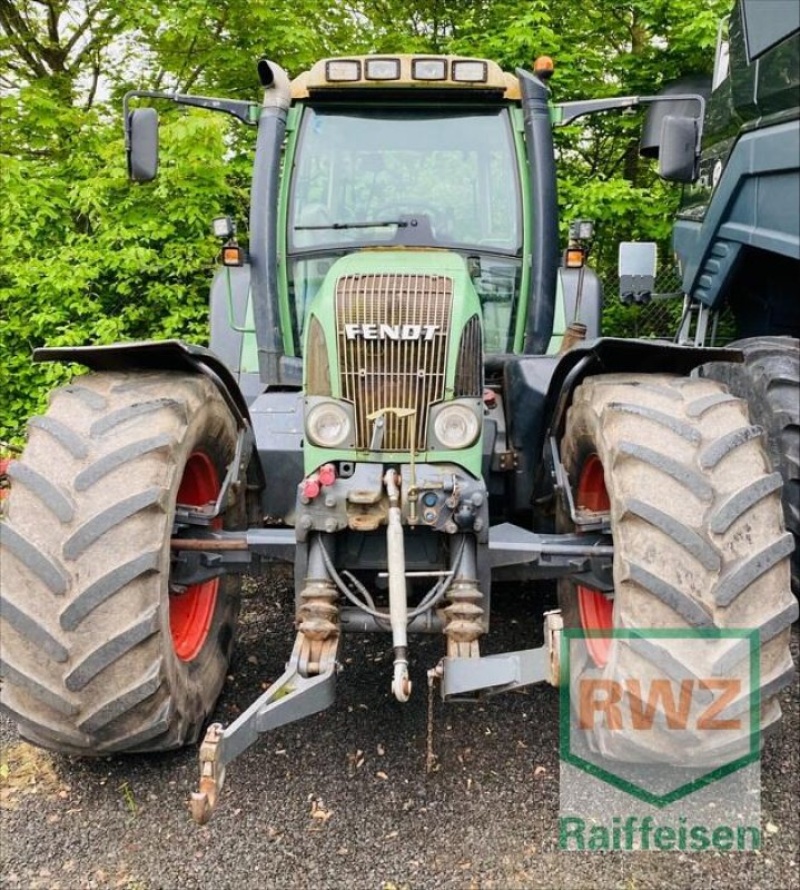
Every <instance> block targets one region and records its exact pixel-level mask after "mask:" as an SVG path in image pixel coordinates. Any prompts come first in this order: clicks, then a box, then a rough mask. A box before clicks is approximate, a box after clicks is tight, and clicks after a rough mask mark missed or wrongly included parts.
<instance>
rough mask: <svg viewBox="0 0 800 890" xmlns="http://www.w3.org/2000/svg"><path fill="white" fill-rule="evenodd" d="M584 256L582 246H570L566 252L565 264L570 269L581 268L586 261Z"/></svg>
mask: <svg viewBox="0 0 800 890" xmlns="http://www.w3.org/2000/svg"><path fill="white" fill-rule="evenodd" d="M584 256H585V254H584V252H583V248H582V247H568V248H567V251H566V253H565V254H564V265H565V266H566V267H567V268H568V269H580V267H581V266H582V265H583V262H584Z"/></svg>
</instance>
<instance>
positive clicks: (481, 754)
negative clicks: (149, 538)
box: [0, 573, 800, 890]
mask: <svg viewBox="0 0 800 890" xmlns="http://www.w3.org/2000/svg"><path fill="white" fill-rule="evenodd" d="M289 586H290V585H289V580H288V576H286V575H284V574H281V573H276V574H275V575H274V576H272V577H270V578H269V579H268V581H267V582H266V583H262V584H261V585H259V588H258V589H256V588H255V586H253V587H252V588H251V590H250V592H249V593H248V596H247V599H246V603H245V609H244V613H243V626H242V633H241V637H240V645H239V648H238V651H237V655H236V657H235V660H234V663H233V665H232V668H231V670H232V675H231V679H230V680H229V682H228V684H227V686H226V689H225V692H224V693H223V697H222V699H221V701H220V703H219V708H218V714H217V717H218V719H220V720H222V721H223V722H226V723H228V722H230V721H231V720H232V719H233V718H234V717H235V716H236V714H237V713H238V712H239V711H240V710H242V709H243V708H244V707H246V706H247V705H248V704H249V703H250V702H251V701H252V700H253V699H254V698H255V697H256V696H257V695H258V694H259V692H260V691H261V689H262V687H263V686H264V684H266V683H267V682H268V681H270V680H272V679H274V678H275V677H277V676H278V675H279V674H280V672H281V671H282V668H283V663H284V661H285V659H286V657H287V655H288V653H289V649H290V645H291V639H292V631H291V626H290V624H291V623H290V621H289V620H288V619H287V617H286V616H287V615H290V614H291V603H290V598H291V594H290V593H289ZM494 600H495V603H494V608H493V622H494V624H493V629H492V633H491V634H490V636H489V637H488V638H487V641H486V643H487V644H486V646H485V647H484V650H485V651H486V652H489V651H499V650H503V649H509V648H512V647H513V648H524V647H529V646H531V645H538V644H539V642H540V640H539V639H537V627H538V621H539V619H538V618H537V617H536V614H535V613H536V611H537V607H536V606H535V605H534V604H533V603H532V602H530V603H529V605H528V606H527V611H528V612H529V616H530V617H529V618H527V619H525V620H520V619H518V618H517V616H518V613H519V612H520V611H521V610H520V608H519V595H518V594H516V595H514V594H513V593H511V592H509V591H501V592H500V593H499V594H498V595H496V596H495V597H494ZM265 602H266V608H265V607H264V603H265ZM538 609H539V611H541V606H539V607H538ZM387 643H388V640H387V639H386V638H383V637H376V636H348V637H346V638H345V641H344V650H343V656H342V657H343V660H344V662H345V667H346V670H345V672H344V673H343V674H342V676H341V678H340V681H339V686H338V697H337V701H336V704H335V705H334V706H333V708H331V709H329V710H328V711H326V712H323V713H322V714H320V715H317V716H316V717H312V718H309V719H308V720H307V721H304V722H301V723H296V724H293V725H291V726H288V727H284V728H283V729H281V730H279V731H276V732H275V733H273V734H271V735H268V736H265V737H264V738H263V740H262V741H261V742H260V744H258V745H256V746H255V747H254V748H251V749H250V750H249V751H248V752H246V753H245V754H244V755H243V756H242V757H240V758H239V759H238V760H237V761H235V762H234V763H233V764H232V765H231V767H230V768H229V770H228V777H227V781H226V785H225V789H224V791H223V793H222V796H221V802H220V805H219V807H218V809H217V811H216V813H215V815H214V818H213V819H212V821H211V822H210V823H209V824H208V825H207V826H204V827H198V826H196V825H195V824H194V823H193V822H192V821H191V820H190V818H189V815H188V809H187V807H186V803H185V801H186V798H187V797H188V794H189V792H190V791H191V790H192V789H193V788H194V787H195V783H196V780H197V760H196V750H194V749H192V750H188V751H180V752H177V753H174V754H170V755H156V756H153V755H150V756H141V757H134V758H114V759H111V758H106V759H101V760H97V761H80V760H74V759H70V758H65V757H60V756H55V755H51V754H48V753H46V752H42V751H40V750H38V749H35V748H31V747H30V746H28V745H26V744H24V743H21V742H19V740H18V738H17V736H16V732H15V730H14V729H13V727H12V726H11V724H10V723H9V722H8V721H7V720H6V719H5V718H2V719H1V720H0V744H1V745H2V765H1V766H0V779H2V785H0V807H2V808H1V809H0V852H1V857H2V858H1V862H2V871H1V872H0V886H2V887H3V888H9V890H10V888H23V887H24V888H34V887H39V888H48V890H57V888H65V890H72V888H93V887H102V888H105V887H122V888H130V890H151V888H194V887H208V886H212V887H215V888H228V887H231V888H250V887H253V888H262V887H265V888H301V887H303V888H305V887H308V888H328V887H341V888H376V890H403V888H409V890H411V888H415V890H416V888H438V887H448V888H450V887H452V888H486V890H489V888H513V887H526V888H528V887H530V888H587V890H588V888H591V890H594V888H615V890H616V888H619V890H644V888H680V890H687V888H703V890H712V888H718V887H719V888H726V890H734V888H740V887H741V888H748V890H755V888H775V890H784V888H786V890H789V888H796V887H798V886H800V873H799V872H798V862H800V850H798V827H799V826H798V823H799V822H800V814H799V810H800V808H799V807H798V800H800V789H799V787H798V776H799V775H800V769H799V767H800V763H799V762H798V761H799V760H800V757H798V738H800V727H798V723H799V722H800V716H799V713H798V711H799V707H798V702H800V688H799V687H798V684H797V683H795V684H794V686H793V687H792V688H791V689H789V690H787V691H786V692H784V694H783V696H782V701H783V708H784V717H785V719H784V723H783V727H782V730H781V732H780V733H779V734H777V735H774V736H773V737H771V738H770V739H769V740H768V741H767V745H766V749H765V752H764V757H763V762H762V782H763V793H762V825H764V826H767V823H770V827H769V832H765V833H764V840H763V848H762V850H760V851H758V852H755V853H699V854H697V853H696V854H681V853H671V854H670V853H602V854H601V853H586V854H583V853H565V852H559V851H558V849H557V844H558V840H557V825H558V774H559V764H558V696H557V693H556V691H555V690H553V689H551V688H550V687H547V686H541V687H534V688H532V689H529V690H526V691H525V692H521V693H517V694H510V695H506V696H502V697H499V698H496V699H494V700H491V701H489V702H487V703H486V704H482V705H477V706H476V705H454V704H451V705H443V704H442V703H441V702H440V701H439V700H438V698H437V700H436V702H435V704H434V712H433V714H434V734H433V738H434V747H435V750H436V753H437V756H438V769H436V770H435V771H434V772H431V773H428V772H426V766H425V764H426V724H427V695H426V691H425V670H426V669H427V668H428V667H430V666H432V665H433V664H434V663H435V662H436V661H437V660H438V658H439V657H440V655H441V652H442V642H441V640H440V639H438V638H432V639H428V640H424V641H422V642H421V643H420V642H419V641H416V642H415V643H414V644H413V647H412V652H413V653H414V655H413V657H414V664H413V665H412V679H413V680H414V682H415V695H414V696H413V698H412V701H411V702H410V703H409V704H408V705H406V706H400V705H397V704H396V703H395V702H394V701H393V700H391V699H390V696H389V679H390V672H391V652H390V649H389V647H388V645H387ZM793 647H794V651H795V655H796V654H797V648H798V646H797V628H795V636H794V640H793ZM773 829H774V830H773Z"/></svg>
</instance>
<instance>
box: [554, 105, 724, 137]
mask: <svg viewBox="0 0 800 890" xmlns="http://www.w3.org/2000/svg"><path fill="white" fill-rule="evenodd" d="M687 100H689V101H693V102H697V103H698V105H699V106H700V112H699V114H698V116H697V151H700V144H701V139H702V135H703V119H704V118H705V114H706V100H705V99H704V98H703V97H702V96H701V95H700V94H699V93H672V94H670V95H666V96H616V97H614V98H611V99H588V100H586V101H578V102H562V103H560V104H556V105H554V106H553V110H554V112H555V113H554V119H553V123H554V125H555V126H558V127H566V126H567V125H568V124H571V123H573V121H575V120H576V119H577V118H579V117H583V116H584V115H585V114H596V113H597V112H599V111H613V110H614V109H619V108H636V107H637V106H639V105H651V104H652V103H654V102H676V101H687Z"/></svg>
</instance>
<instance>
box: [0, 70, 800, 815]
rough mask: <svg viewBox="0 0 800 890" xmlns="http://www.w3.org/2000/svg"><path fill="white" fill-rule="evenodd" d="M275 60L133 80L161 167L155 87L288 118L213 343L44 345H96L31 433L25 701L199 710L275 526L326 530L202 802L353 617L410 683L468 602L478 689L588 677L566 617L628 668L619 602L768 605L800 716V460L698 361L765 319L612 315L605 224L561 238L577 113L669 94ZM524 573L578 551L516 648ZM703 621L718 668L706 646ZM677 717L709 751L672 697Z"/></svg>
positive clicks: (6, 665) (463, 671)
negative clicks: (566, 642)
mask: <svg viewBox="0 0 800 890" xmlns="http://www.w3.org/2000/svg"><path fill="white" fill-rule="evenodd" d="M548 61H549V60H548ZM258 71H259V75H260V79H261V83H262V85H263V86H264V99H263V102H262V103H261V104H260V105H259V104H256V103H250V102H243V101H229V100H225V99H216V98H208V97H198V96H188V95H181V94H173V93H170V94H163V93H155V92H136V93H132V94H129V95H128V96H127V97H126V102H125V127H126V140H127V147H128V158H129V170H130V173H131V176H132V178H133V179H134V180H137V181H147V180H150V179H152V178H154V176H155V175H156V168H157V116H156V111H155V109H154V108H153V107H151V104H152V102H154V101H169V102H172V103H178V104H182V105H193V106H199V107H203V108H207V109H214V110H219V111H222V112H227V113H230V114H233V115H234V116H236V117H238V118H239V119H241V120H242V121H243V122H245V123H246V124H252V125H255V126H257V128H258V138H257V144H256V150H255V163H254V173H253V183H252V197H251V211H250V223H249V233H248V235H249V244H248V249H247V251H245V250H244V248H243V247H242V246H240V245H239V244H238V242H237V241H236V237H235V231H234V227H233V224H232V223H231V221H230V220H228V219H227V218H222V219H219V220H216V221H215V223H214V229H215V231H216V233H217V234H218V235H219V236H220V237H221V239H222V240H223V245H222V263H223V265H222V266H221V268H220V271H219V272H218V274H217V276H216V278H215V281H214V284H213V287H212V293H211V342H210V347H211V348H210V349H204V348H200V347H197V346H192V345H187V344H184V343H182V342H178V341H166V342H145V343H130V344H118V345H114V346H103V347H93V346H86V347H76V348H66V349H50V348H44V349H40V350H38V351H37V352H36V355H35V357H36V358H37V359H38V360H44V361H51V360H56V361H68V362H77V363H80V364H83V365H85V366H87V367H88V368H89V369H90V373H87V374H85V375H83V376H78V377H76V378H75V379H74V380H73V382H72V383H70V384H69V385H67V386H64V387H62V388H60V389H58V390H56V391H55V392H54V393H53V394H52V398H51V402H50V406H49V408H48V410H47V412H46V414H45V415H44V416H42V417H37V418H34V419H33V420H31V422H30V434H29V440H28V444H27V447H26V449H25V451H24V453H23V455H22V456H21V458H20V459H19V460H18V461H15V462H14V463H13V464H12V466H11V477H12V491H11V497H10V503H9V505H8V516H7V521H5V522H3V523H2V526H1V527H0V530H1V531H2V546H3V576H2V580H3V589H2V622H3V629H2V659H3V675H4V685H3V691H2V694H3V704H4V706H5V708H6V709H7V710H8V711H9V712H10V713H11V715H13V717H14V718H15V719H16V721H17V722H18V724H19V729H20V733H21V735H22V736H23V737H24V738H25V739H27V740H29V741H30V742H33V743H35V744H38V745H41V746H44V747H48V748H52V749H55V750H57V751H61V752H65V753H68V754H73V755H75V754H77V755H106V754H116V753H119V752H139V751H161V750H165V749H169V748H175V747H178V746H181V745H186V744H191V743H194V742H196V741H197V740H198V739H199V738H200V736H201V733H202V732H203V730H204V729H205V724H206V722H207V720H208V718H209V717H210V716H211V714H212V712H213V709H214V705H215V702H216V700H217V697H218V695H219V693H220V690H221V687H222V685H223V682H224V680H225V676H226V673H227V670H228V664H229V660H230V658H231V651H232V647H233V645H234V639H235V636H236V619H237V612H238V610H239V604H240V597H239V591H240V583H241V580H242V574H243V573H250V574H252V573H257V572H259V571H267V570H269V566H270V564H271V561H272V560H274V559H282V560H287V561H289V562H293V563H294V574H295V589H296V597H295V599H296V603H295V612H294V620H295V623H296V630H297V636H296V641H295V644H294V648H293V649H292V651H291V654H290V656H289V660H288V664H287V666H286V671H285V673H284V674H283V675H282V676H281V677H280V678H279V679H278V680H277V681H275V682H274V683H273V684H272V685H271V686H270V687H269V688H268V689H267V690H266V691H265V692H264V694H263V695H262V696H261V697H260V698H259V699H258V700H257V701H256V702H254V703H253V704H252V705H251V706H250V707H249V708H248V709H247V710H245V711H244V712H243V713H242V714H241V715H240V716H239V717H238V718H237V719H236V720H235V721H234V722H233V723H232V724H231V725H230V726H227V727H226V728H223V727H222V726H221V725H220V724H212V725H211V726H210V727H208V729H207V732H206V734H205V736H204V740H203V742H202V744H201V746H200V764H201V781H200V790H199V791H198V792H196V793H195V794H194V795H193V798H192V812H193V815H194V817H195V818H196V819H197V820H198V821H205V820H206V819H208V818H209V816H210V814H211V811H212V809H213V807H214V805H215V804H216V802H217V799H218V796H219V791H220V787H221V784H222V781H223V776H224V771H225V767H226V765H227V764H229V763H230V762H231V760H232V759H233V758H235V757H236V756H237V755H238V754H240V753H241V752H242V751H243V750H245V749H246V748H247V747H248V746H250V745H251V744H253V743H254V742H255V741H256V740H257V739H258V737H259V735H260V734H262V733H264V732H267V731H268V730H270V729H272V728H274V727H277V726H280V725H283V724H286V723H288V722H290V721H293V720H297V719H299V718H301V717H304V716H307V715H310V714H313V713H315V712H318V711H320V710H321V709H323V708H325V707H327V706H329V705H330V704H331V703H332V702H333V700H334V690H335V683H336V680H337V674H338V673H339V672H340V671H341V669H342V668H341V662H343V661H344V658H343V657H341V655H340V647H341V646H342V638H343V636H344V634H345V632H382V633H385V634H386V635H387V636H388V637H390V639H391V642H390V643H389V642H388V641H387V646H388V645H391V648H392V650H393V656H394V657H393V665H392V668H391V672H390V675H387V676H386V677H385V682H386V689H387V693H389V691H390V690H391V695H392V696H394V698H395V699H397V701H398V702H406V701H407V700H408V699H409V697H410V696H411V695H412V684H411V679H410V672H409V662H410V661H411V662H412V665H413V659H414V639H415V637H416V635H417V634H421V633H435V634H441V635H442V636H443V638H444V639H443V657H442V659H441V661H439V662H438V664H435V665H420V666H419V667H420V668H421V669H427V668H430V672H431V674H430V675H431V676H432V677H434V678H435V679H436V681H437V682H438V684H439V688H440V692H441V696H442V698H443V699H445V700H470V699H473V700H474V699H480V698H481V697H482V696H485V695H488V694H493V693H498V692H503V691H507V690H512V689H518V688H520V687H522V686H525V685H527V684H531V683H536V682H542V681H545V682H546V681H550V682H552V683H554V684H557V683H558V682H559V680H560V670H559V651H560V650H559V638H560V637H561V635H562V627H568V628H579V629H580V628H583V629H585V630H586V631H589V632H592V633H590V634H589V639H588V645H587V652H588V654H587V661H586V665H587V668H588V666H589V663H590V661H591V666H592V669H594V670H596V669H598V668H599V669H601V670H602V671H611V670H613V669H614V663H615V661H616V659H617V654H618V648H617V647H618V645H619V641H618V640H617V639H615V638H612V636H611V634H610V631H612V630H614V629H618V628H628V629H630V628H640V627H644V628H653V627H656V628H679V629H685V628H689V629H697V628H699V629H711V630H712V631H713V629H715V628H719V629H726V628H748V629H756V630H757V631H759V633H760V639H761V648H760V652H761V656H760V665H761V669H760V693H761V710H760V713H761V726H762V728H766V727H768V726H771V725H773V724H775V723H776V722H777V721H778V720H779V719H780V706H779V703H778V699H777V693H778V692H779V691H780V690H781V689H782V688H783V687H784V686H785V685H786V684H787V683H788V682H790V680H791V678H792V676H793V667H792V659H791V656H790V652H789V632H790V625H791V623H792V621H793V620H794V619H795V618H796V617H797V603H796V601H795V599H794V597H793V596H792V594H791V591H790V585H789V554H790V551H791V550H792V538H791V535H789V534H787V533H786V531H785V528H784V522H783V516H782V512H781V501H780V499H781V490H780V478H779V477H777V476H776V475H775V474H774V473H773V472H772V470H771V468H770V464H769V459H768V456H767V454H766V451H765V448H764V444H763V442H762V430H761V428H760V427H758V426H755V425H753V424H751V423H750V421H749V419H748V413H747V406H746V403H745V402H744V401H742V400H741V399H738V398H735V397H734V396H732V395H730V394H729V393H728V392H727V390H726V389H725V387H724V386H723V385H721V384H720V383H718V382H716V381H714V380H709V379H702V378H699V377H697V376H696V375H694V376H693V374H692V372H693V371H694V370H695V369H696V368H698V367H699V366H701V365H704V364H706V363H708V362H710V361H716V360H723V361H730V362H736V361H739V360H740V358H741V354H740V353H739V352H737V351H735V350H727V351H726V350H721V349H714V348H703V347H691V346H681V345H675V344H669V343H659V342H639V341H626V340H618V339H613V338H602V337H601V336H600V333H601V332H600V304H601V292H600V287H599V284H598V280H597V277H596V276H595V275H594V273H593V272H592V271H591V269H589V268H588V267H587V266H586V264H585V261H584V260H585V250H584V249H583V248H584V247H585V243H586V242H585V240H584V239H585V237H586V236H587V234H588V233H587V231H586V227H585V226H584V225H580V224H579V225H576V226H574V227H573V231H572V234H573V236H574V237H573V238H572V240H571V242H570V245H569V247H568V248H567V249H566V250H564V252H563V254H562V251H561V250H560V247H559V239H558V222H557V204H556V171H555V154H554V149H553V124H554V123H557V124H559V123H560V124H564V123H569V122H570V121H572V120H575V119H576V118H577V117H579V116H581V115H584V114H588V113H590V112H594V111H599V110H605V109H608V108H627V107H635V106H638V105H640V104H644V103H647V102H650V101H653V102H657V101H660V100H659V98H658V97H652V98H647V97H625V98H622V99H612V100H597V101H590V102H581V103H565V104H562V105H553V104H552V103H551V101H550V93H549V90H548V87H547V77H548V75H549V74H550V72H551V68H550V67H548V66H547V65H546V64H545V63H544V62H543V63H542V64H540V65H537V66H535V69H534V71H533V73H531V72H529V71H524V70H518V71H517V72H516V74H515V75H512V74H510V73H504V72H503V71H502V70H501V69H500V68H499V67H498V66H497V65H496V64H494V63H493V62H490V61H486V60H483V59H473V58H459V57H445V56H435V55H427V56H413V55H397V56H380V57H377V56H373V57H370V56H366V57H359V56H350V57H346V58H332V59H327V60H323V61H320V62H318V63H317V64H315V65H314V66H313V67H312V68H311V69H310V70H309V71H307V72H305V73H303V74H301V75H300V76H299V77H297V78H296V79H294V80H292V81H291V82H290V80H289V79H288V77H287V75H286V74H285V73H284V71H283V70H282V69H281V68H280V67H279V66H278V65H276V64H274V63H272V62H268V61H264V60H262V61H261V62H260V63H259V65H258ZM142 99H145V100H148V103H149V104H148V103H146V104H145V105H144V106H143V105H142V102H141V100H142ZM669 101H679V102H689V104H691V103H692V102H695V103H700V104H702V97H691V99H686V97H679V98H678V100H674V97H673V99H670V100H669ZM132 103H135V104H137V105H139V106H140V107H137V108H135V109H133V108H132ZM676 107H677V106H676ZM697 120H698V118H697V114H696V109H694V110H693V112H692V115H689V116H688V117H687V116H685V115H681V114H679V113H676V114H672V115H667V116H666V117H665V119H664V121H663V126H662V129H661V134H660V140H661V141H660V159H659V164H660V171H661V173H662V175H664V176H666V177H670V178H673V179H681V178H683V179H691V178H692V177H693V176H694V171H695V168H696V164H697V159H698V152H699V145H700V143H699V132H698V126H697ZM508 579H511V580H514V581H516V582H524V583H527V584H528V588H531V589H532V590H539V589H542V588H544V587H545V585H532V584H531V583H530V582H540V581H546V580H551V581H552V580H556V581H557V583H558V589H559V598H560V610H553V611H552V612H550V613H549V614H546V615H545V619H544V625H545V626H544V644H543V645H542V646H541V647H538V648H531V649H526V650H522V651H516V652H507V653H501V654H496V655H491V656H485V655H481V651H480V646H481V639H482V637H483V636H484V635H485V634H486V633H487V632H488V631H489V617H490V595H491V587H492V583H493V581H495V582H497V581H498V580H508ZM531 589H525V590H524V591H523V588H522V587H520V596H519V599H518V608H519V610H520V611H521V612H522V611H523V610H525V611H531V610H534V609H535V608H536V602H535V597H534V594H533V593H532V592H531ZM523 592H524V595H522V594H523ZM540 608H541V606H540ZM604 634H605V635H604ZM642 651H643V652H644V653H645V655H644V656H643V657H649V658H653V659H656V660H658V659H663V657H664V653H663V652H662V651H661V650H660V648H659V646H658V645H657V644H656V643H653V644H652V645H651V646H650V647H649V648H645V649H643V650H642ZM670 657H671V658H675V657H676V656H674V655H671V656H670ZM679 657H680V658H682V659H684V660H685V663H686V664H685V666H686V667H687V669H689V670H692V669H694V670H695V671H696V672H697V674H696V675H697V676H706V674H704V673H701V670H706V669H707V666H705V665H701V661H703V660H704V659H705V657H706V655H705V647H703V646H698V645H693V646H688V647H684V648H683V649H681V655H680V656H679ZM673 665H674V663H673ZM415 670H416V667H415ZM580 670H581V668H580V666H576V665H574V664H573V665H572V672H571V676H575V675H577V676H579V675H580ZM345 678H346V674H345ZM345 681H346V679H345ZM739 704H742V703H741V702H740V703H739ZM717 735H718V736H719V734H717ZM708 744H710V745H711V744H714V742H713V740H711V741H709V742H708ZM647 746H650V749H651V750H652V752H656V754H658V753H659V752H660V753H663V754H664V756H666V757H675V756H677V757H678V758H679V760H678V762H685V759H686V756H687V755H686V751H685V750H681V751H679V752H676V751H675V750H674V749H675V745H674V741H673V740H672V739H671V738H670V731H669V730H668V729H666V728H664V727H660V726H654V728H653V732H652V733H648V741H647ZM611 748H612V749H613V744H612V745H611ZM606 752H607V753H608V755H609V756H615V752H614V751H613V750H610V751H609V750H608V745H606ZM670 752H672V753H671V754H670ZM619 756H624V753H620V755H619Z"/></svg>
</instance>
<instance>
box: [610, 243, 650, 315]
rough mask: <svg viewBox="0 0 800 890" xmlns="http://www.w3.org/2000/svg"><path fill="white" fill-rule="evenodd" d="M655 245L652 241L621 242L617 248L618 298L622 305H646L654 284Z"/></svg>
mask: <svg viewBox="0 0 800 890" xmlns="http://www.w3.org/2000/svg"><path fill="white" fill-rule="evenodd" d="M656 261H657V251H656V245H655V243H654V242H652V241H623V242H622V243H621V244H620V246H619V298H620V300H621V302H623V303H626V304H628V303H646V302H647V301H648V300H649V299H650V297H651V296H652V294H653V288H654V287H655V283H656Z"/></svg>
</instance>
